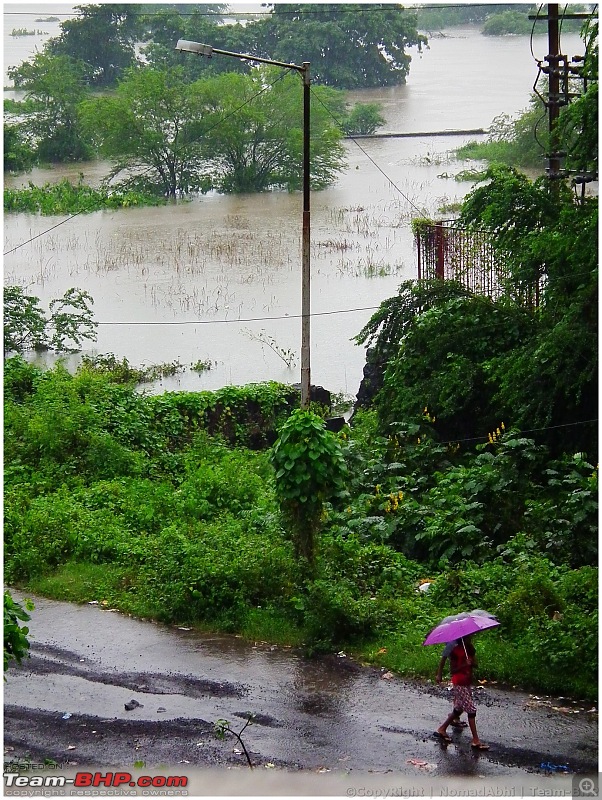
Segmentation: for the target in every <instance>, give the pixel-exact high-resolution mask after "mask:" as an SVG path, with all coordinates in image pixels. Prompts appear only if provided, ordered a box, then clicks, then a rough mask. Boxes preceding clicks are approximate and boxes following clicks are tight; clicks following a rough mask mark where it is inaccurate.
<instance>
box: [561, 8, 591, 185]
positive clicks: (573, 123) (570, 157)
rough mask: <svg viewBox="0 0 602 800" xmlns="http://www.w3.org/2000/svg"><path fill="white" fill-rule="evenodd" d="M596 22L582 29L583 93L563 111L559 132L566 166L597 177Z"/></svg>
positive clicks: (587, 23)
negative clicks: (585, 87) (583, 57)
mask: <svg viewBox="0 0 602 800" xmlns="http://www.w3.org/2000/svg"><path fill="white" fill-rule="evenodd" d="M598 27H599V26H598V21H597V19H594V18H592V19H591V20H588V21H587V22H586V24H585V25H584V27H583V31H582V35H583V38H584V41H585V60H584V63H583V77H584V78H585V80H586V81H587V89H586V91H585V92H584V93H583V94H582V95H581V96H580V97H578V98H576V99H575V100H573V101H572V102H571V103H570V104H569V105H568V106H567V107H566V108H564V109H563V110H562V113H561V115H560V119H559V121H558V132H559V136H560V137H561V139H562V141H563V144H564V146H565V148H566V150H567V159H566V166H567V168H568V169H572V170H575V171H577V172H580V173H587V172H589V173H592V174H593V175H595V176H596V177H597V175H598V143H599V142H598Z"/></svg>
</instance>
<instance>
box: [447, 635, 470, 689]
mask: <svg viewBox="0 0 602 800" xmlns="http://www.w3.org/2000/svg"><path fill="white" fill-rule="evenodd" d="M467 653H468V657H469V658H470V659H474V656H475V649H474V647H473V646H472V645H471V644H470V642H466V650H464V645H463V644H462V642H458V644H457V645H456V646H455V647H454V649H453V650H452V651H451V654H450V656H449V663H450V670H451V680H452V683H453V684H454V685H455V686H470V684H471V682H472V664H469V663H468V660H467V658H466V654H467Z"/></svg>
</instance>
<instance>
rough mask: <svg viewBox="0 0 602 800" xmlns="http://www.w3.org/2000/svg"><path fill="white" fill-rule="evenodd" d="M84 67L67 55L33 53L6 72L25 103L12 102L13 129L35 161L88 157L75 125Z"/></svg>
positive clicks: (83, 93)
mask: <svg viewBox="0 0 602 800" xmlns="http://www.w3.org/2000/svg"><path fill="white" fill-rule="evenodd" d="M84 74H85V65H84V63H83V62H82V61H77V60H75V59H73V58H71V57H70V56H67V55H51V54H49V53H47V52H45V51H44V52H41V53H36V54H35V55H34V56H33V58H32V59H31V60H30V61H26V62H24V63H23V64H22V65H21V67H20V68H19V69H18V70H17V69H12V70H9V75H10V77H11V78H12V79H13V80H14V81H15V85H16V86H18V87H19V88H21V89H23V90H24V91H25V101H23V102H21V103H13V104H12V106H11V112H12V113H11V116H10V117H9V119H11V118H12V119H13V120H14V122H13V126H16V127H17V130H19V131H20V135H21V137H22V138H23V139H24V140H25V141H26V142H27V143H28V145H29V146H30V147H31V148H32V149H33V150H34V152H35V156H36V159H37V160H38V161H42V162H44V161H51V162H52V161H82V160H84V159H87V158H90V157H91V156H92V150H91V148H90V145H89V143H88V142H86V141H85V140H84V137H83V135H82V131H81V129H80V126H79V119H78V111H77V107H78V104H79V103H80V102H81V101H82V100H83V99H84V97H85V96H86V94H87V91H88V90H87V89H86V85H85V79H84Z"/></svg>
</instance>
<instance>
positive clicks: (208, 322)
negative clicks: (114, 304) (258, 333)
mask: <svg viewBox="0 0 602 800" xmlns="http://www.w3.org/2000/svg"><path fill="white" fill-rule="evenodd" d="M377 308H380V306H365V307H363V308H342V309H338V310H336V311H314V312H312V313H311V314H310V317H328V316H331V315H333V314H351V313H353V312H355V311H376V309H377ZM303 316H305V315H304V314H281V315H280V316H275V317H244V318H240V319H185V320H167V321H166V320H163V321H157V322H144V321H139V320H138V321H135V322H127V321H124V322H121V321H113V322H97V323H96V324H97V325H216V324H224V323H226V324H228V323H229V324H231V323H238V322H268V321H271V320H279V319H301V318H302V317H303Z"/></svg>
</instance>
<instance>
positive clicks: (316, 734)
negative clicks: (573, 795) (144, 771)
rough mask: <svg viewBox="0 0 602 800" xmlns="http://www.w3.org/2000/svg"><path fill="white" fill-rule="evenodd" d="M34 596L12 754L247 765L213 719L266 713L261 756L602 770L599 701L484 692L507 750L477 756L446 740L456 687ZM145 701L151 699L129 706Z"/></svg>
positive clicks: (454, 768) (254, 751) (10, 739)
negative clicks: (440, 729) (435, 734)
mask: <svg viewBox="0 0 602 800" xmlns="http://www.w3.org/2000/svg"><path fill="white" fill-rule="evenodd" d="M14 594H15V596H16V597H21V596H22V595H20V594H19V593H14ZM34 601H35V604H36V609H35V611H34V612H33V614H32V620H31V623H30V631H31V638H32V649H31V653H32V657H31V658H30V659H27V660H26V661H25V663H24V665H23V666H22V667H21V668H11V670H10V671H9V673H8V681H7V683H6V684H5V695H4V704H5V733H4V736H5V739H4V741H5V748H7V749H6V750H5V758H6V757H7V756H8V757H9V758H12V759H23V758H26V757H29V758H31V759H32V760H34V761H36V760H37V761H38V762H39V763H41V760H42V759H44V758H51V759H54V760H55V761H57V762H59V763H65V764H71V765H81V764H94V765H96V766H97V767H99V768H108V767H121V768H124V767H126V766H129V767H132V766H133V765H135V764H136V763H138V764H141V763H144V765H145V766H146V767H147V768H153V767H159V766H161V765H163V766H165V765H172V766H175V765H182V764H189V765H190V766H191V767H203V768H206V767H220V768H224V767H231V768H236V767H241V769H242V768H243V767H244V766H245V763H246V762H245V759H244V755H243V754H242V753H241V752H240V747H239V746H238V742H236V741H235V740H234V738H232V737H230V736H228V737H226V739H225V740H224V741H220V740H217V739H216V738H215V737H214V735H213V734H212V728H213V723H214V721H215V720H217V719H219V718H224V719H227V720H229V722H230V724H231V727H232V728H234V729H236V730H240V728H241V727H242V725H243V724H244V721H245V719H246V718H247V716H248V714H250V713H254V714H256V715H257V716H256V720H255V722H254V724H253V725H252V726H250V727H249V728H248V729H247V730H246V732H245V734H244V741H245V744H246V746H247V748H248V749H249V751H250V753H251V758H252V760H253V763H254V764H255V765H256V766H262V767H265V766H266V765H273V766H274V767H275V769H278V768H286V769H288V770H299V769H301V770H309V771H311V772H313V773H316V772H326V771H330V772H333V773H335V772H337V771H341V772H342V773H346V774H349V773H350V772H358V773H359V772H363V773H367V772H371V773H380V774H383V775H385V774H387V773H391V772H394V773H395V774H396V775H405V776H410V775H411V776H413V777H414V778H416V777H420V778H424V777H425V776H426V775H428V776H437V777H438V778H441V777H443V776H447V777H453V776H475V777H479V778H480V779H482V780H498V779H499V780H501V779H507V778H509V779H512V780H522V779H523V778H525V776H527V775H533V774H536V775H538V776H540V775H542V774H543V772H544V771H542V770H541V768H540V767H541V764H542V762H543V763H552V764H556V765H560V764H568V765H569V767H570V768H571V770H572V772H575V773H591V772H595V771H597V714H595V713H593V712H591V711H590V710H589V709H590V708H591V706H586V705H580V704H579V703H576V702H574V701H569V700H566V699H558V698H555V699H552V698H542V697H540V698H535V697H533V696H531V695H528V694H523V693H519V692H504V691H501V690H497V689H493V688H487V687H485V688H480V689H479V690H478V695H479V699H480V702H479V713H478V717H477V719H478V724H479V732H480V734H481V738H482V739H483V740H484V741H487V742H488V743H490V745H491V750H490V751H489V752H488V753H484V754H474V753H472V752H471V750H470V746H469V742H470V737H469V734H468V732H467V731H460V732H457V733H454V735H453V736H454V741H453V743H452V744H451V745H450V746H448V747H444V746H441V745H439V744H438V743H437V742H436V741H434V740H433V739H432V737H431V734H432V731H433V730H434V729H435V728H436V727H437V725H438V724H439V723H440V722H441V720H442V719H443V718H444V717H445V716H446V714H447V712H448V708H449V699H448V698H449V694H448V690H447V689H446V688H443V687H437V686H435V685H429V684H418V683H412V682H407V681H404V680H402V679H399V678H397V677H384V674H385V673H383V672H382V671H381V670H378V669H374V668H370V667H362V666H359V665H357V664H355V663H353V662H352V661H351V660H350V659H349V658H347V657H341V656H338V655H333V656H330V657H327V658H324V659H321V660H308V659H306V658H304V657H303V656H302V655H301V654H300V653H298V652H296V651H293V650H291V649H286V648H280V647H275V646H272V645H270V644H268V643H255V644H253V643H247V642H243V641H242V640H241V639H239V638H236V637H231V636H211V635H206V634H200V633H199V632H196V631H193V630H187V629H180V628H176V627H169V626H163V625H159V624H155V623H151V622H145V621H140V620H136V619H132V618H129V617H126V616H122V615H120V614H118V613H116V612H111V611H109V610H106V609H103V608H102V607H101V606H99V605H96V606H93V605H83V606H77V605H72V604H68V603H60V602H55V601H51V600H46V599H42V598H34ZM132 699H134V700H136V701H137V702H138V703H140V704H141V705H140V706H138V707H136V708H135V709H134V710H131V711H127V710H126V709H125V704H126V703H128V702H129V701H131V700H132ZM559 709H561V710H559ZM67 715H70V716H67ZM237 749H238V751H239V752H236V751H237ZM255 772H257V771H255ZM247 773H248V770H247V771H246V772H244V775H245V776H246V775H247ZM245 779H246V778H245ZM548 780H551V778H548Z"/></svg>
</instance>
